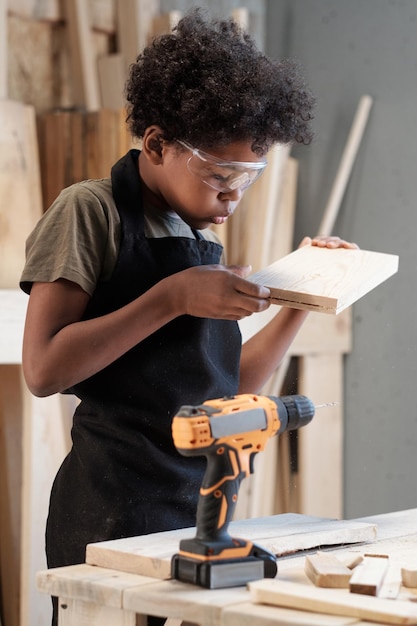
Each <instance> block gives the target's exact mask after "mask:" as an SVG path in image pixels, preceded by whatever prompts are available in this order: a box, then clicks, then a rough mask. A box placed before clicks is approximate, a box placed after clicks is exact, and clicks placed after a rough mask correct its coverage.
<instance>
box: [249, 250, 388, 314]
mask: <svg viewBox="0 0 417 626" xmlns="http://www.w3.org/2000/svg"><path fill="white" fill-rule="evenodd" d="M397 271H398V256H396V255H394V254H384V253H381V252H371V251H369V250H349V249H345V248H337V249H335V250H329V249H327V248H320V247H318V246H304V247H303V248H300V249H298V250H296V251H295V252H292V253H291V254H288V255H287V256H286V257H284V258H283V259H280V260H278V261H276V263H273V264H272V265H269V266H268V267H267V268H265V269H263V270H261V271H259V272H256V273H255V274H252V276H250V280H252V281H253V282H255V283H257V284H259V285H265V286H267V287H269V289H270V290H271V299H272V301H273V302H274V303H277V304H280V305H283V306H290V307H292V308H295V309H304V310H309V311H317V312H321V313H330V314H338V313H340V312H341V311H343V310H344V309H345V308H347V307H348V306H350V305H351V304H353V303H354V302H356V301H357V300H358V299H359V298H361V297H362V296H364V295H365V294H367V293H368V292H369V291H371V290H372V289H374V288H375V287H376V286H377V285H379V284H380V283H382V282H383V281H385V280H387V278H389V277H390V276H392V275H393V274H395V273H396V272H397Z"/></svg>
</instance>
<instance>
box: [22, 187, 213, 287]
mask: <svg viewBox="0 0 417 626" xmlns="http://www.w3.org/2000/svg"><path fill="white" fill-rule="evenodd" d="M144 213H145V226H144V228H145V236H146V237H149V238H152V237H155V238H157V237H188V238H191V239H194V234H193V233H192V230H191V228H190V227H189V226H188V224H186V223H185V222H184V221H183V220H182V219H181V218H180V217H179V216H178V215H177V214H176V213H169V212H161V211H157V210H156V209H154V208H152V210H149V209H147V208H146V207H145V211H144ZM120 232H121V225H120V217H119V213H118V211H117V208H116V204H115V201H114V198H113V195H112V187H111V179H110V178H103V179H100V180H86V181H83V182H81V183H75V184H74V185H71V186H70V187H68V188H66V189H64V190H63V191H62V192H61V193H60V194H59V196H58V197H57V199H56V200H55V201H54V202H53V204H52V205H51V206H50V207H49V209H48V210H47V211H46V212H45V214H44V215H43V216H42V218H41V219H40V221H39V222H38V224H37V225H36V227H35V228H34V230H33V231H32V233H31V234H30V235H29V237H28V239H27V242H26V263H25V267H24V269H23V273H22V276H21V280H20V286H21V288H22V289H23V291H25V292H26V293H29V292H30V289H31V286H32V283H34V282H53V281H55V280H58V279H59V278H65V279H67V280H70V281H72V282H74V283H76V284H77V285H79V286H80V287H81V288H82V289H83V290H84V291H85V292H86V293H88V294H89V295H90V296H91V295H92V293H93V291H94V289H95V287H96V285H97V283H98V282H100V281H106V280H108V279H109V278H110V276H111V274H112V272H113V268H114V266H115V263H116V260H117V257H118V253H119V244H120ZM200 233H201V235H202V236H203V237H204V239H207V240H210V241H215V242H217V243H220V242H219V239H218V237H217V235H216V234H215V233H214V232H213V231H211V230H210V229H205V230H203V231H200ZM222 262H223V261H222ZM144 271H146V268H144Z"/></svg>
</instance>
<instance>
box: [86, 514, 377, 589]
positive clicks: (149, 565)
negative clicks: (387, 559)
mask: <svg viewBox="0 0 417 626" xmlns="http://www.w3.org/2000/svg"><path fill="white" fill-rule="evenodd" d="M229 530H230V533H231V534H232V535H234V536H236V537H239V536H241V537H245V538H246V539H248V540H251V541H254V542H256V543H259V544H260V545H262V546H263V547H265V548H266V549H267V550H270V551H271V552H273V553H274V554H276V555H278V556H282V555H285V554H292V553H295V552H297V551H298V550H305V549H311V548H314V547H316V548H317V547H318V546H321V545H336V544H339V543H358V542H362V541H368V540H370V539H372V538H375V535H376V528H375V526H372V525H363V524H361V525H359V526H358V525H357V524H356V523H355V522H350V521H344V520H326V519H321V518H315V517H308V516H307V517H306V516H300V515H297V514H290V513H288V514H284V515H275V516H272V517H267V518H257V519H249V520H244V521H241V522H232V523H231V524H230V528H229ZM194 535H195V529H194V528H188V529H187V528H186V529H181V530H175V531H169V532H165V533H157V534H151V535H146V536H142V537H130V538H127V539H118V540H115V541H105V542H100V543H94V544H89V545H88V546H87V553H86V562H87V563H89V564H90V565H99V566H101V567H107V568H113V569H116V570H120V571H125V572H132V573H136V574H141V575H144V576H154V577H155V578H170V576H171V557H172V555H173V554H175V553H176V552H177V551H178V545H179V541H180V539H183V538H185V537H192V536H194Z"/></svg>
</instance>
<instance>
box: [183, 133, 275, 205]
mask: <svg viewBox="0 0 417 626" xmlns="http://www.w3.org/2000/svg"><path fill="white" fill-rule="evenodd" d="M177 143H179V144H181V146H183V147H184V148H186V149H187V150H190V152H192V154H191V156H190V158H189V159H188V161H187V167H188V170H189V171H190V172H191V174H194V175H195V176H198V178H200V179H201V180H202V181H203V183H205V184H206V185H209V187H212V188H213V189H217V191H222V192H223V193H227V192H229V191H234V190H235V189H240V191H244V190H245V189H247V188H248V187H249V185H252V183H254V182H255V180H256V179H257V178H259V176H260V175H261V174H262V172H263V171H264V169H265V167H266V166H267V161H254V162H245V161H224V160H223V159H219V158H218V157H215V156H212V155H211V154H207V152H203V150H199V149H198V148H194V147H193V146H191V145H190V144H189V143H186V142H185V141H180V140H177Z"/></svg>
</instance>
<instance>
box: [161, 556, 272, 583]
mask: <svg viewBox="0 0 417 626" xmlns="http://www.w3.org/2000/svg"><path fill="white" fill-rule="evenodd" d="M252 552H253V553H252V554H250V555H248V556H244V557H241V558H239V557H237V558H230V559H219V560H209V559H203V560H202V559H198V558H195V559H194V558H192V557H190V556H184V555H182V554H174V556H173V557H172V561H171V577H172V578H175V579H176V580H181V581H182V582H186V583H191V584H193V585H199V586H200V587H205V588H206V589H222V588H227V587H241V586H244V585H246V583H248V582H251V581H253V580H260V579H262V578H274V577H275V576H276V574H277V571H278V568H277V563H276V559H275V557H274V555H273V554H271V553H270V552H268V551H266V550H264V549H263V548H261V547H259V546H256V545H253V546H252Z"/></svg>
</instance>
